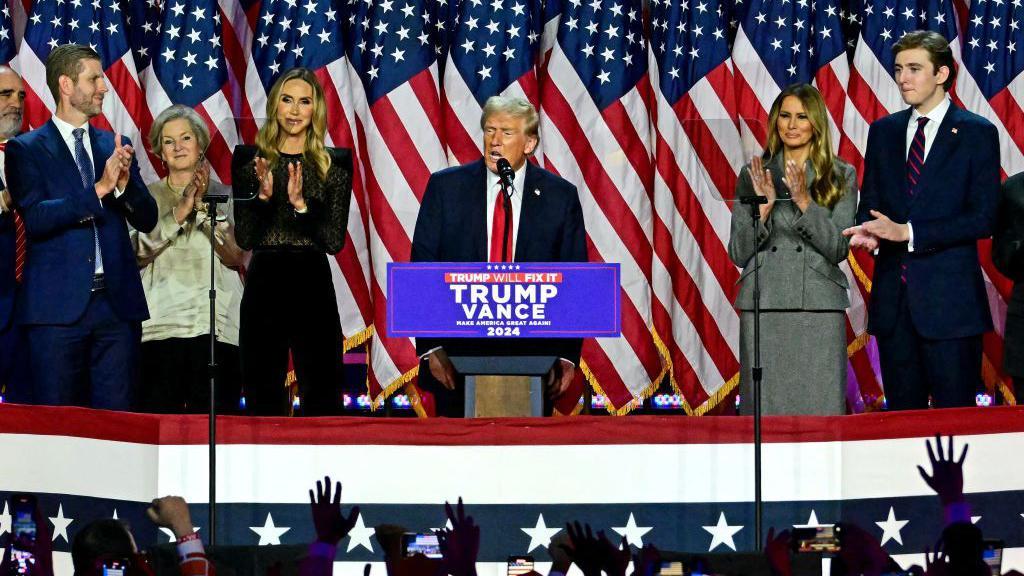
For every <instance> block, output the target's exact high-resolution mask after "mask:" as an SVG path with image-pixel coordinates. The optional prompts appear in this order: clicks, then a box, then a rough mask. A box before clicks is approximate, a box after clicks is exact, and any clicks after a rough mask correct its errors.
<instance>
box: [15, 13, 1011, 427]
mask: <svg viewBox="0 0 1024 576" xmlns="http://www.w3.org/2000/svg"><path fill="white" fill-rule="evenodd" d="M960 8H963V6H962V5H960V4H959V3H956V5H955V6H954V3H953V2H951V1H950V0H864V1H863V2H852V1H851V2H847V3H840V2H839V0H834V1H833V0H814V1H811V0H747V1H746V2H739V3H736V5H732V4H731V3H730V4H729V5H724V4H723V3H720V1H719V0H651V1H650V2H647V3H646V4H645V3H642V2H641V1H640V0H591V1H589V2H584V0H548V1H547V2H541V1H540V0H489V1H485V0H349V1H348V2H345V1H344V0H341V1H339V0H217V2H214V1H213V0H24V1H13V0H12V1H11V2H10V3H9V4H8V6H7V7H6V9H4V10H2V12H0V59H3V60H9V61H11V63H12V66H13V67H14V68H15V69H16V70H18V71H19V72H20V73H21V74H22V75H23V77H24V78H25V81H26V85H27V88H28V91H29V99H28V103H27V111H26V121H27V123H28V124H29V126H30V127H37V126H39V125H41V124H42V123H43V122H45V121H46V119H47V118H48V117H49V114H50V113H51V111H52V110H53V108H54V102H53V98H52V96H51V95H50V94H49V90H48V89H47V87H46V82H45V73H44V68H43V62H44V61H45V59H46V57H47V55H48V54H49V51H50V50H51V49H52V48H53V46H55V45H58V44H61V43H66V42H80V43H83V44H89V45H92V46H94V47H95V48H96V49H97V50H98V51H99V52H100V54H101V55H102V62H103V67H104V70H105V72H106V75H107V81H108V84H109V86H110V87H111V92H110V93H109V94H108V97H107V99H106V102H105V104H104V113H103V115H102V116H101V117H99V118H97V119H95V120H94V123H95V124H97V125H99V126H101V127H105V128H109V129H113V130H116V131H118V132H121V133H123V134H126V135H128V136H129V137H131V138H132V140H133V142H135V144H136V148H137V149H138V150H140V153H139V154H138V158H139V161H140V163H141V167H142V170H143V173H144V174H145V175H146V177H148V178H155V177H156V176H157V175H158V174H159V173H160V172H161V171H162V166H161V165H160V162H159V161H158V160H157V159H156V157H155V156H153V155H152V154H143V153H141V150H143V149H144V148H145V146H144V138H143V135H144V134H146V133H147V131H148V129H149V127H150V125H151V122H152V118H153V117H154V116H155V115H157V114H159V112H160V111H161V110H163V109H164V108H165V107H166V106H167V105H168V104H170V103H172V102H181V103H185V104H188V105H191V106H194V107H196V109H197V110H198V111H199V112H200V114H201V115H203V117H204V118H205V119H206V120H207V122H208V123H209V126H210V128H211V131H212V132H213V134H214V139H213V143H212V144H211V148H210V150H209V151H208V157H209V158H210V159H211V161H212V162H213V165H214V168H215V172H216V174H217V175H218V176H219V177H220V178H221V179H222V180H224V181H227V180H228V179H229V176H230V175H229V174H228V170H227V167H228V159H229V154H230V150H231V148H232V147H233V146H234V145H235V144H236V143H239V142H252V141H253V139H254V137H255V133H256V129H257V128H258V126H259V125H260V123H261V122H263V121H264V120H265V119H264V118H263V116H264V115H265V111H264V110H265V103H266V94H267V91H268V90H269V87H270V86H271V85H272V83H273V81H274V80H275V79H276V78H277V77H278V76H279V74H280V73H282V72H283V71H285V70H286V69H288V68H289V67H291V66H295V65H302V66H307V67H309V68H311V69H313V70H314V71H315V72H316V74H317V75H318V77H319V78H320V79H321V82H322V84H323V87H324V88H325V91H326V94H327V100H328V118H329V122H328V124H329V126H328V143H329V144H331V145H335V146H342V147H347V148H351V149H353V150H354V153H355V158H356V162H355V169H356V177H355V179H354V180H355V182H354V196H355V201H354V202H353V203H352V210H351V213H350V221H349V223H348V235H347V242H346V247H345V250H344V251H343V252H342V253H341V254H339V255H338V256H337V257H336V258H331V265H332V270H333V272H334V280H335V290H336V293H337V294H338V301H339V309H340V311H341V319H342V327H343V331H344V334H345V337H346V339H345V347H346V349H349V348H351V347H354V346H357V345H359V344H362V343H364V342H367V343H368V345H369V354H368V357H369V360H368V373H369V374H368V387H369V390H370V395H371V397H372V398H373V399H374V400H375V402H376V403H377V404H378V405H379V404H380V403H381V402H382V401H383V400H384V398H385V397H386V396H387V395H388V394H390V393H391V392H393V391H395V390H397V389H400V388H402V387H403V386H406V385H408V384H411V383H413V382H414V379H415V376H416V366H417V359H416V357H415V352H414V349H413V346H412V343H411V341H409V340H407V339H391V338H387V336H386V334H384V333H383V329H382V327H383V326H384V325H385V323H384V311H385V310H386V302H385V294H386V293H387V285H386V277H385V273H384V271H385V266H386V263H387V262H391V261H400V260H404V259H406V258H407V257H408V254H409V247H410V243H411V236H412V230H413V227H414V223H415V220H416V215H417V211H418V208H419V202H420V198H421V196H422V193H423V190H424V188H425V184H426V181H427V178H428V177H429V174H430V173H431V172H433V171H436V170H438V169H441V168H443V167H446V166H448V165H450V164H455V163H461V162H466V161H470V160H472V159H475V158H476V156H477V154H478V152H479V145H480V137H479V126H478V122H479V111H480V106H481V105H482V103H483V102H484V100H485V99H486V98H487V97H488V96H491V95H494V94H507V93H515V94H521V95H525V96H526V97H527V98H528V99H530V100H531V101H532V102H534V103H535V104H536V105H537V107H538V109H539V110H540V111H541V117H542V124H541V147H540V149H539V152H538V155H537V158H536V160H535V161H537V162H538V163H540V164H542V165H544V166H545V167H546V168H548V169H551V170H553V171H556V172H558V173H560V174H561V175H562V176H563V177H565V178H567V179H568V180H570V181H571V182H573V183H574V184H575V185H576V186H577V188H578V189H579V190H580V194H581V201H582V203H583V207H584V215H585V218H586V224H587V229H588V231H589V236H588V241H589V246H588V248H589V251H590V255H591V257H592V258H594V259H595V260H604V261H613V262H620V263H621V264H622V265H623V279H624V280H623V296H624V298H623V302H624V304H625V307H624V311H625V312H624V314H625V315H624V317H623V336H622V337H621V338H617V339H606V340H597V341H588V342H587V343H586V344H585V346H584V354H583V364H582V366H581V367H582V370H581V372H583V373H585V374H586V375H587V377H588V379H589V381H590V384H591V385H593V386H594V387H595V389H596V390H598V391H599V392H600V393H602V394H603V395H605V396H606V405H607V406H609V407H610V410H611V411H613V412H615V413H624V412H628V411H629V410H631V409H633V408H635V407H636V406H637V405H638V404H639V402H640V401H641V400H642V399H643V397H644V396H645V395H646V394H649V393H650V392H651V391H652V390H653V389H654V387H655V386H656V384H657V383H658V382H659V381H660V380H661V379H662V376H663V375H665V374H667V375H668V376H669V379H670V381H671V383H672V384H673V385H674V386H675V387H676V389H677V390H678V391H679V392H680V393H681V394H682V395H683V397H684V398H685V403H684V405H685V406H686V408H687V411H688V412H690V413H696V414H700V413H705V412H708V411H711V410H715V409H725V408H727V406H726V405H725V404H724V403H723V402H722V401H723V400H725V399H727V398H728V397H729V394H730V392H731V391H732V390H733V389H734V388H735V385H736V383H737V378H738V376H737V373H738V361H737V359H738V351H737V350H738V344H737V338H738V318H737V315H736V313H735V311H734V310H733V308H732V306H731V301H732V298H733V296H734V294H735V286H734V284H735V281H736V279H737V272H736V269H735V268H734V267H733V266H732V264H731V263H730V262H729V260H728V258H727V256H726V251H725V245H726V244H727V241H728V223H729V207H728V206H727V205H726V204H725V203H724V202H722V201H721V199H722V198H726V199H727V198H730V197H731V196H732V191H733V188H734V186H735V179H736V174H737V173H738V171H739V169H740V167H741V166H742V165H743V164H744V162H746V160H747V159H748V157H749V155H750V154H751V153H753V151H754V150H756V149H758V147H759V146H760V145H762V144H763V142H764V137H765V134H766V130H767V127H766V126H765V125H764V123H765V120H766V115H767V114H766V113H767V108H768V106H769V105H770V104H771V101H772V99H773V98H774V97H775V95H776V94H778V92H779V90H780V89H781V88H782V87H783V86H785V85H787V84H789V83H792V82H796V81H812V82H814V83H815V84H816V85H817V86H818V87H819V89H820V90H821V91H822V93H823V95H824V97H825V100H826V102H827V104H828V108H829V112H830V117H831V129H832V135H833V142H834V144H835V145H836V147H837V151H838V153H839V154H840V155H841V156H842V157H843V158H844V159H845V160H847V161H849V162H851V163H852V164H853V165H854V166H857V167H860V166H861V164H862V159H861V155H862V153H863V150H864V146H865V144H866V137H867V126H868V124H869V123H870V122H871V121H873V120H875V119H877V118H879V117H881V116H882V115H885V114H887V113H890V112H893V111H896V110H899V109H901V108H902V107H903V106H904V105H903V103H902V100H901V99H900V97H899V93H898V91H897V89H896V86H895V83H894V81H893V80H892V60H893V57H892V54H891V46H892V44H893V43H894V42H895V41H896V39H898V38H899V37H900V35H902V34H903V33H904V32H906V31H909V30H913V29H917V28H929V29H933V30H938V31H940V32H941V33H942V34H944V35H945V36H946V37H947V38H949V39H950V40H951V41H952V42H953V45H954V51H955V54H957V57H958V58H960V53H961V51H962V52H963V57H962V66H960V67H959V68H960V74H959V75H958V80H957V85H956V90H955V95H954V96H955V98H957V99H958V100H959V101H960V102H962V103H963V104H964V105H965V107H966V108H967V109H969V110H972V111H974V112H978V113H980V114H982V115H984V116H986V117H987V118H989V119H991V120H992V121H993V122H994V123H995V124H996V125H997V126H998V127H999V128H1000V138H1001V142H1002V151H1003V155H1002V162H1003V169H1004V172H1005V173H1006V174H1012V173H1015V172H1018V171H1020V170H1024V153H1022V145H1024V140H1022V139H1024V136H1021V134H1024V129H1022V128H1024V126H1022V125H1021V123H1022V122H1024V120H1022V119H1021V118H1022V115H1021V99H1022V94H1024V89H1022V87H1021V82H1022V80H1021V69H1022V67H1024V56H1021V54H1020V52H1021V49H1020V48H1019V47H1018V44H1019V41H1018V39H1019V36H1020V34H1019V30H1020V22H1019V21H1020V11H1021V0H1001V1H996V0H985V1H982V0H977V1H976V2H973V3H971V5H970V13H969V14H967V13H966V12H965V11H964V10H963V9H961V10H960V12H959V13H957V11H956V9H960ZM645 11H646V12H645ZM12 16H13V18H12ZM844 16H845V19H846V24H847V32H849V31H850V30H851V29H852V30H854V31H855V32H854V34H855V35H854V36H853V37H844V34H843V26H841V23H840V19H841V18H843V17H844ZM644 18H647V19H648V20H647V21H646V23H645V20H644ZM780 22H781V24H780ZM958 23H960V26H961V28H960V29H959V32H958V27H957V25H958ZM853 24H855V26H852V25H853ZM846 42H849V43H852V44H853V45H855V46H856V48H855V50H853V52H852V53H851V54H849V57H848V58H847V56H846V55H844V48H845V46H844V43H846ZM15 47H17V50H16V53H14V52H13V51H14V49H15ZM981 252H982V255H983V265H984V266H985V271H986V273H987V277H988V278H989V281H990V284H989V297H990V303H991V305H992V312H993V317H994V318H995V320H996V325H997V329H996V332H995V333H993V334H990V335H988V336H987V337H986V341H985V350H986V362H985V365H984V366H985V371H986V372H985V376H986V381H987V382H988V383H989V384H990V386H993V387H997V388H999V389H1001V390H1002V391H1003V393H1004V395H1006V396H1007V397H1008V398H1010V399H1011V400H1012V398H1013V396H1012V391H1011V390H1010V389H1009V387H1008V386H1007V384H1008V382H1007V380H1006V379H1005V377H1004V376H1003V375H1002V374H1001V373H1000V371H999V365H1000V362H1001V356H1002V355H1001V347H1002V346H1001V334H1002V318H1003V316H1004V314H1005V302H1006V300H1007V298H1008V294H1009V283H1008V281H1007V280H1006V279H1004V278H1002V277H1001V276H999V275H998V274H997V273H996V272H995V271H994V269H993V268H992V267H991V265H990V263H989V261H988V254H987V247H986V246H982V248H981ZM871 272H872V267H871V261H870V258H869V257H866V256H865V255H863V254H855V255H853V256H852V257H851V258H850V260H849V269H848V271H847V273H848V275H849V276H850V278H851V279H853V280H856V282H855V285H856V289H855V290H853V291H852V293H851V298H852V301H853V306H852V307H851V309H850V311H849V332H848V335H849V341H850V348H849V350H850V363H851V370H850V372H849V373H850V379H851V389H852V390H856V389H858V388H859V391H860V393H861V394H863V396H864V399H865V405H866V407H867V408H868V409H870V408H872V407H875V406H878V405H879V398H880V397H881V383H880V381H879V378H878V376H877V362H876V361H875V358H874V355H875V354H876V351H875V348H874V347H873V345H872V343H871V342H870V341H869V339H868V338H867V336H866V334H864V326H865V318H864V314H865V308H866V306H865V301H866V298H867V297H868V294H869V291H870V276H871ZM578 385H579V384H578ZM570 400H571V401H570V403H569V404H570V405H568V406H566V405H565V404H564V403H563V404H562V405H560V406H559V408H560V409H563V408H564V410H563V411H572V410H573V408H574V406H575V402H574V400H575V399H574V398H572V399H570ZM851 400H853V406H854V409H855V410H860V409H862V408H864V407H865V405H860V404H859V403H858V401H857V397H856V395H852V396H851Z"/></svg>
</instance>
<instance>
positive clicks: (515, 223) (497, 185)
mask: <svg viewBox="0 0 1024 576" xmlns="http://www.w3.org/2000/svg"><path fill="white" fill-rule="evenodd" d="M525 186H526V163H523V165H522V166H520V167H519V170H516V175H515V178H513V179H512V193H511V196H510V199H511V200H512V246H510V247H509V251H510V252H511V253H512V259H513V260H515V253H516V251H515V246H516V240H517V239H518V238H519V214H520V212H522V207H523V188H524V187H525ZM500 193H501V177H499V176H498V175H497V174H495V173H494V172H491V171H490V170H488V171H487V226H486V228H487V252H486V253H485V257H487V258H489V257H490V254H491V242H493V239H492V238H491V231H492V230H491V228H493V225H494V224H493V223H494V205H495V203H496V202H497V201H498V194H500ZM499 240H501V239H500V238H499Z"/></svg>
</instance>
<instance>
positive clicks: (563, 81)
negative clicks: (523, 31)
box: [540, 0, 667, 413]
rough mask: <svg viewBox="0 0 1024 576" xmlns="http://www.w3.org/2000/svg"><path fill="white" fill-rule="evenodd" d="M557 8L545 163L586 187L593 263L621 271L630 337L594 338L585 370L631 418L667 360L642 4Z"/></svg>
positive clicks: (549, 57)
mask: <svg viewBox="0 0 1024 576" xmlns="http://www.w3.org/2000/svg"><path fill="white" fill-rule="evenodd" d="M553 6H554V7H555V8H556V9H554V10H549V12H548V14H547V15H546V18H547V21H546V24H545V34H546V35H547V36H548V39H547V41H546V42H545V44H546V46H550V49H547V48H546V49H545V54H544V56H543V57H544V60H545V71H544V76H543V78H542V81H543V82H542V88H541V107H540V110H541V128H542V140H541V141H542V142H543V144H544V164H545V166H546V167H547V168H548V169H550V170H552V171H553V172H556V173H558V174H560V175H561V176H562V177H564V178H566V179H568V180H569V181H570V182H573V183H575V184H576V187H577V188H578V190H579V193H580V201H581V203H582V206H583V217H584V220H585V222H586V226H587V244H588V253H589V257H590V260H591V261H595V262H619V263H620V265H621V267H622V295H621V301H622V310H623V312H622V336H621V337H619V338H599V339H594V340H587V341H586V342H585V343H584V345H583V353H582V357H581V368H582V372H583V373H584V374H585V375H586V377H587V380H588V381H589V383H590V385H592V386H593V387H594V389H595V390H597V391H598V392H599V393H600V394H602V395H604V396H605V397H606V399H607V401H608V404H609V410H610V411H612V412H616V413H625V412H628V411H630V410H632V409H633V408H634V407H636V406H637V405H638V404H639V403H640V402H641V401H642V400H643V399H644V398H645V397H646V396H648V395H650V394H651V393H652V392H653V391H654V390H655V389H656V388H657V386H658V384H659V383H660V380H661V379H662V377H663V376H664V374H665V366H666V361H667V358H665V359H663V358H662V355H661V353H660V352H659V349H658V347H657V345H656V344H655V336H654V333H653V331H652V321H651V300H652V298H651V280H652V271H651V264H652V254H653V240H652V228H651V222H652V206H651V187H652V182H651V179H652V176H653V164H652V158H651V151H650V127H649V120H648V118H649V116H650V113H649V107H648V106H649V102H650V90H651V86H650V81H649V79H648V74H647V58H646V56H647V46H646V42H645V40H644V34H643V4H642V2H640V1H638V0H622V1H619V0H615V1H612V2H600V1H597V0H594V1H592V2H588V3H584V2H582V1H581V0H570V1H567V2H561V3H557V4H554V5H553ZM558 408H559V409H560V410H565V409H566V408H567V407H566V406H565V405H564V404H562V405H559V406H558Z"/></svg>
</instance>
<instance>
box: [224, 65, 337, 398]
mask: <svg viewBox="0 0 1024 576" xmlns="http://www.w3.org/2000/svg"><path fill="white" fill-rule="evenodd" d="M326 130H327V106H326V103H325V102H324V93H323V88H321V86H320V83H319V81H318V80H317V78H316V76H315V75H314V74H313V73H312V72H311V71H310V70H308V69H305V68H294V69H292V70H289V71H287V72H285V73H284V74H283V75H281V77H280V78H279V79H278V80H277V82H275V83H274V85H273V87H272V88H271V90H270V94H269V95H268V97H267V122H266V124H264V125H263V127H262V128H260V131H259V135H258V136H257V138H256V146H237V147H236V148H235V151H234V157H233V159H232V182H233V185H234V188H235V195H236V197H237V198H239V199H240V200H239V201H236V203H235V221H236V224H235V226H236V230H235V234H236V237H237V239H238V244H239V245H240V246H241V247H242V248H244V249H249V250H252V251H253V256H252V260H251V262H250V264H249V268H248V274H247V276H246V286H245V292H244V293H243V295H242V310H241V327H240V333H239V344H240V347H241V356H242V381H243V386H244V388H245V394H246V408H247V411H248V413H250V414H253V415H283V414H287V413H288V411H289V404H288V393H287V390H286V389H285V387H284V384H285V376H286V373H287V369H288V351H289V350H291V352H292V358H293V360H294V365H295V374H296V378H297V379H298V382H299V393H300V397H301V399H302V413H303V414H305V415H307V416H310V415H327V414H336V413H338V412H339V411H340V409H341V378H342V372H341V355H342V341H343V340H342V334H341V323H340V320H339V317H338V304H337V300H336V298H335V294H334V284H333V281H332V279H331V269H330V265H329V264H328V260H327V257H328V256H331V255H334V254H337V253H338V252H340V251H341V248H342V246H343V244H344V241H345V230H346V225H347V222H348V207H349V201H350V199H351V196H352V156H351V153H350V151H348V150H344V149H335V148H327V147H326V146H325V144H324V142H325V135H326ZM245 198H251V200H248V201H243V200H241V199H245Z"/></svg>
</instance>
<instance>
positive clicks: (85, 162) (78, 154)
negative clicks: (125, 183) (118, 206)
mask: <svg viewBox="0 0 1024 576" xmlns="http://www.w3.org/2000/svg"><path fill="white" fill-rule="evenodd" d="M71 134H72V135H73V136H74V137H75V164H78V173H79V174H81V176H82V186H84V187H85V189H86V191H88V190H89V189H90V188H92V187H94V186H95V185H96V173H95V172H93V169H92V161H91V160H89V155H88V154H87V153H86V152H85V142H84V141H83V140H82V136H84V135H85V128H75V129H74V130H72V131H71ZM92 238H93V242H94V243H95V245H96V266H95V272H96V274H102V273H103V252H102V251H100V231H99V230H97V229H96V220H95V219H93V221H92Z"/></svg>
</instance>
